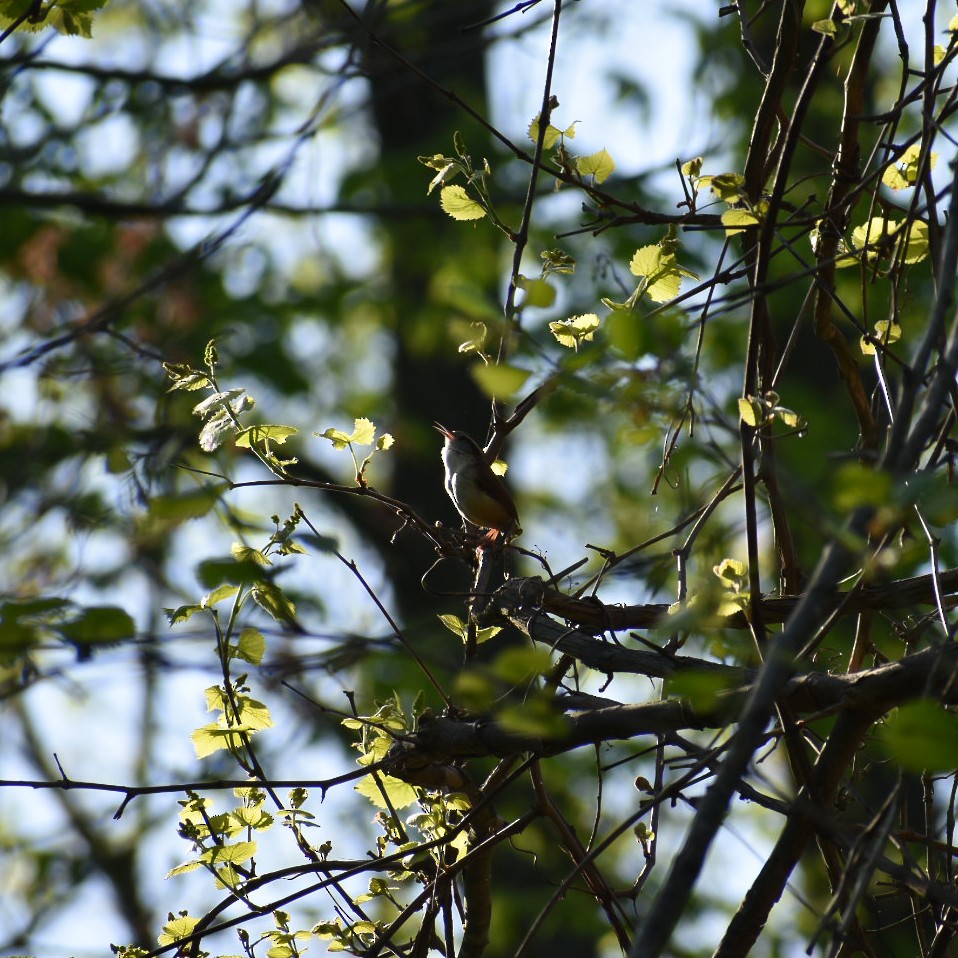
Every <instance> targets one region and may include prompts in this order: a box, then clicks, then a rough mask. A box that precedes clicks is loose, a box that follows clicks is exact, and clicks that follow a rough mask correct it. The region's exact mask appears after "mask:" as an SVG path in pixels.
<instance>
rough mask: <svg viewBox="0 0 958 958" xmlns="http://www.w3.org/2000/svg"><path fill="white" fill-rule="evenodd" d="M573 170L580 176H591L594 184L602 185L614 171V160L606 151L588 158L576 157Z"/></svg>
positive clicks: (603, 150)
mask: <svg viewBox="0 0 958 958" xmlns="http://www.w3.org/2000/svg"><path fill="white" fill-rule="evenodd" d="M575 168H576V169H577V170H578V171H579V173H580V174H581V175H582V176H590V175H591V176H594V177H595V181H596V183H604V182H605V181H606V180H607V179H608V178H609V177H610V176H611V175H612V172H613V170H615V160H613V159H612V157H611V156H610V155H609V152H608V150H605V149H602V150H599V152H598V153H591V154H589V156H578V157H576V161H575Z"/></svg>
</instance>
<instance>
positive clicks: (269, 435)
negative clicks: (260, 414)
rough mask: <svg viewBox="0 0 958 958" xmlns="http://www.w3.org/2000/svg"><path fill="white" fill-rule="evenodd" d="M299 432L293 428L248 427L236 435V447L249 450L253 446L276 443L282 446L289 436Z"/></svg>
mask: <svg viewBox="0 0 958 958" xmlns="http://www.w3.org/2000/svg"><path fill="white" fill-rule="evenodd" d="M298 432H299V430H298V429H296V428H295V427H293V426H265V425H264V426H248V427H247V428H246V429H241V430H240V431H239V433H237V435H236V445H237V446H240V447H241V448H245V449H251V448H252V447H253V446H254V445H266V444H271V443H278V444H279V445H282V444H283V443H284V442H286V440H287V439H289V437H290V436H295V435H296V434H297V433H298Z"/></svg>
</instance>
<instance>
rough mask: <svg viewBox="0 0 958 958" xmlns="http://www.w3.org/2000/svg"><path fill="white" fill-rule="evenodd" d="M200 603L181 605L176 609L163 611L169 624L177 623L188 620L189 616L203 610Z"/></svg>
mask: <svg viewBox="0 0 958 958" xmlns="http://www.w3.org/2000/svg"><path fill="white" fill-rule="evenodd" d="M203 608H204V607H203V606H202V605H181V606H180V607H179V608H177V609H164V610H163V613H164V615H165V616H166V618H167V620H168V621H169V623H170V625H177V624H178V623H180V622H189V620H190V618H191V617H192V616H193V615H195V614H196V613H197V612H202V611H203Z"/></svg>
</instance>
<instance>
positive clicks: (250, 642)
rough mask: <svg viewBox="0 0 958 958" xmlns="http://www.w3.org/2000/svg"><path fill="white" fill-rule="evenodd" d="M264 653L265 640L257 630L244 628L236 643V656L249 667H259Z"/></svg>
mask: <svg viewBox="0 0 958 958" xmlns="http://www.w3.org/2000/svg"><path fill="white" fill-rule="evenodd" d="M265 652H266V638H265V637H264V635H263V633H262V632H260V631H259V629H253V628H245V629H243V630H242V631H241V632H240V634H239V639H238V640H237V643H236V656H237V658H240V659H242V660H243V661H244V662H249V663H250V664H251V665H259V664H260V662H262V661H263V655H264V653H265Z"/></svg>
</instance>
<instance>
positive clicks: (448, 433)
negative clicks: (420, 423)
mask: <svg viewBox="0 0 958 958" xmlns="http://www.w3.org/2000/svg"><path fill="white" fill-rule="evenodd" d="M432 428H433V429H437V430H438V431H439V432H441V433H442V434H443V435H444V436H445V437H446V438H447V439H455V438H456V434H455V433H454V432H453V431H452V430H451V429H447V428H446V427H445V426H444V425H443V424H442V423H441V422H434V423H433V424H432Z"/></svg>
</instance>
